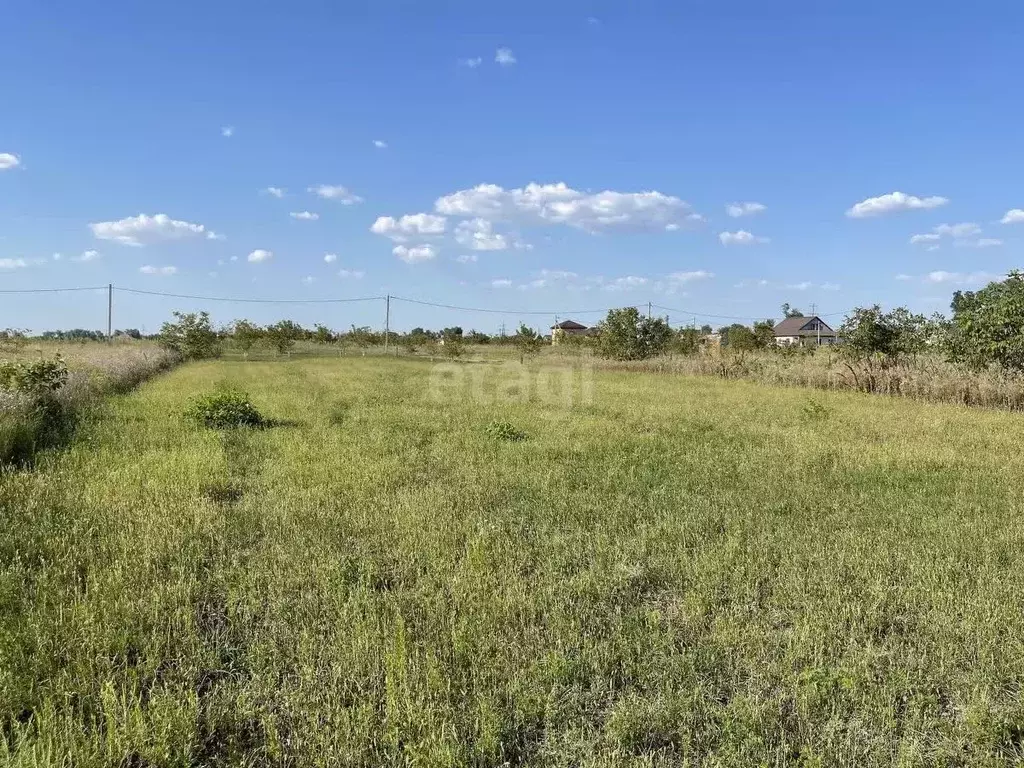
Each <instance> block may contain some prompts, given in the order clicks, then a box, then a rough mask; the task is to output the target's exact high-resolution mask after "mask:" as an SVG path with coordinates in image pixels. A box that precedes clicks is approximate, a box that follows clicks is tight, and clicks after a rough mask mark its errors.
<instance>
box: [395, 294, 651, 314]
mask: <svg viewBox="0 0 1024 768" xmlns="http://www.w3.org/2000/svg"><path fill="white" fill-rule="evenodd" d="M391 300H392V301H405V302H408V303H410V304H421V305H422V306H425V307H440V308H441V309H455V310H458V311H460V312H488V313H490V314H495V315H592V314H604V313H607V312H608V311H609V310H608V309H483V308H481V307H456V306H454V305H452V304H438V303H436V302H433V301H419V300H418V299H405V298H402V297H401V296H392V297H391ZM624 306H628V307H639V306H640V305H639V304H626V305H624ZM612 309H622V307H621V306H620V307H612Z"/></svg>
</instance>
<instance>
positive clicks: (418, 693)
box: [0, 358, 1024, 768]
mask: <svg viewBox="0 0 1024 768" xmlns="http://www.w3.org/2000/svg"><path fill="white" fill-rule="evenodd" d="M473 365H474V364H466V365H465V366H463V367H464V368H465V369H466V370H469V369H470V368H472V366H473ZM475 365H476V366H477V367H476V368H475V369H474V370H479V371H482V372H483V373H481V374H479V376H480V377H481V380H482V381H483V384H482V385H481V386H480V387H478V388H475V389H474V388H472V387H470V386H465V387H458V386H439V385H438V381H437V371H438V369H437V368H436V367H435V366H432V365H431V364H430V363H429V362H427V361H422V360H403V359H395V360H388V359H381V358H366V359H359V358H344V359H340V360H338V359H330V358H323V359H308V360H293V361H290V362H248V363H245V362H229V361H217V362H209V363H197V364H190V365H187V366H184V367H182V368H179V369H177V370H175V371H173V372H171V373H170V374H167V375H165V376H162V377H160V378H158V379H155V380H153V381H151V382H149V383H147V384H144V385H143V386H142V387H141V388H140V389H139V390H138V391H137V392H135V393H133V394H131V395H127V396H123V397H119V398H117V399H115V400H113V401H112V402H111V404H110V405H109V407H108V408H106V410H105V412H104V413H102V414H101V415H100V416H98V417H97V418H95V419H94V420H92V421H90V422H89V423H88V424H86V425H85V426H83V427H82V428H81V429H80V431H79V433H78V435H77V437H76V438H75V441H74V443H73V444H72V445H71V446H70V447H69V449H68V450H66V451H64V452H61V453H54V454H51V455H48V456H46V457H44V458H43V459H42V460H41V461H40V462H38V463H37V465H36V468H35V470H34V471H31V472H8V473H6V474H4V475H2V476H0V519H2V520H3V523H4V524H3V527H2V528H0V727H2V736H3V738H0V764H10V765H12V766H35V765H58V764H60V765H73V766H76V768H81V767H85V766H110V765H124V766H133V767H140V766H149V765H178V766H186V765H227V764H232V765H234V764H247V765H296V766H299V765H302V766H305V765H360V766H376V765H423V766H445V765H451V766H456V765H478V766H498V765H559V766H584V765H586V766H591V765H606V766H613V765H614V766H621V765H638V766H639V765H691V766H752V765H804V766H818V765H820V766H831V765H850V766H890V765H906V766H918V765H921V766H923V765H972V766H974V765H983V766H989V765H990V766H996V765H1019V764H1020V763H1021V761H1022V760H1024V693H1022V681H1024V568H1022V564H1024V517H1022V511H1024V509H1022V506H1024V505H1022V501H1024V484H1022V482H1021V479H1022V478H1024V455H1022V451H1021V450H1020V445H1021V441H1022V439H1024V425H1022V422H1021V420H1020V417H1019V416H1017V415H1013V414H1009V413H1003V412H996V411H980V410H973V411H972V410H968V409H964V408H958V407H953V406H944V405H928V404H923V403H917V402H913V401H910V400H903V399H889V398H875V397H870V396H866V395H860V394H855V393H839V392H815V391H808V390H800V389H795V388H794V389H790V388H771V387H767V386H763V385H759V384H755V383H751V382H745V381H723V380H720V379H713V378H690V377H685V376H672V377H667V376H653V375H650V374H644V373H632V372H597V373H595V374H594V380H593V384H592V397H591V398H590V399H589V402H588V401H586V399H584V402H582V403H580V402H577V403H576V404H574V405H573V406H572V407H567V406H566V405H565V404H564V403H559V402H553V401H551V402H549V401H536V402H515V403H508V402H500V403H495V402H487V400H488V397H487V394H488V393H489V392H491V391H492V388H495V387H496V388H498V389H501V388H502V387H503V386H504V384H503V383H502V381H501V380H500V377H501V376H503V375H508V373H507V371H508V370H511V369H506V368H505V367H502V366H498V365H491V366H488V365H485V364H475ZM223 384H231V385H234V386H238V387H241V388H243V389H245V390H247V391H248V392H249V393H250V394H251V395H252V398H253V400H254V402H255V403H256V404H257V405H258V406H259V407H260V408H261V410H263V412H264V413H265V415H267V416H269V417H271V418H273V419H276V420H277V422H278V424H277V426H274V427H273V428H269V429H264V430H244V431H232V432H226V433H217V432H212V431H204V430H201V429H200V428H198V427H196V426H193V425H191V424H188V423H185V422H184V421H183V420H182V417H181V413H182V411H183V410H184V409H185V407H186V405H187V401H188V400H189V398H190V397H192V396H193V395H195V394H197V393H201V392H206V391H210V390H213V389H215V388H216V387H218V386H221V385H223ZM505 391H507V390H505ZM481 393H482V394H481ZM495 420H498V421H507V422H509V423H511V424H512V425H514V427H515V428H517V429H519V430H521V431H522V432H524V433H525V434H526V439H525V440H522V441H519V442H509V441H502V440H499V439H496V438H495V437H493V436H492V435H491V434H489V433H488V431H487V426H488V425H489V424H490V423H491V422H493V421H495Z"/></svg>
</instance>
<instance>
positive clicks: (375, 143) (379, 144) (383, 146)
mask: <svg viewBox="0 0 1024 768" xmlns="http://www.w3.org/2000/svg"><path fill="white" fill-rule="evenodd" d="M373 146H375V147H376V148H377V149H387V148H388V143H387V142H386V141H381V140H380V139H374V140H373Z"/></svg>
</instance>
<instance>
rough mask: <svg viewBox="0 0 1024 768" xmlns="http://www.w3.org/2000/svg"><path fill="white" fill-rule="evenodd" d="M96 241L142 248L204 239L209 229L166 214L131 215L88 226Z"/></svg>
mask: <svg viewBox="0 0 1024 768" xmlns="http://www.w3.org/2000/svg"><path fill="white" fill-rule="evenodd" d="M89 228H90V229H91V230H92V234H93V236H94V237H95V238H96V239H97V240H113V241H114V242H116V243H121V244H122V245H133V246H143V245H150V244H152V243H158V242H163V241H169V240H183V239H186V238H189V237H202V236H205V235H206V233H207V232H208V230H207V229H206V227H205V226H203V225H202V224H192V223H191V222H188V221H178V220H176V219H172V218H171V217H170V216H168V215H167V214H165V213H158V214H156V215H155V216H147V215H146V214H144V213H140V214H139V215H138V216H129V217H128V218H126V219H120V220H118V221H99V222H96V223H93V224H90V225H89Z"/></svg>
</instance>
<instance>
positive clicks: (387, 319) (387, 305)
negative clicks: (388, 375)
mask: <svg viewBox="0 0 1024 768" xmlns="http://www.w3.org/2000/svg"><path fill="white" fill-rule="evenodd" d="M390 339H391V294H390V293H389V294H388V295H387V297H386V298H385V299H384V354H385V355H386V354H387V353H388V341H390Z"/></svg>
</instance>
